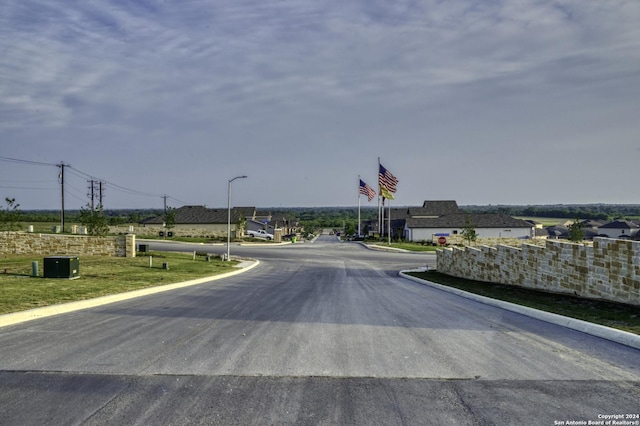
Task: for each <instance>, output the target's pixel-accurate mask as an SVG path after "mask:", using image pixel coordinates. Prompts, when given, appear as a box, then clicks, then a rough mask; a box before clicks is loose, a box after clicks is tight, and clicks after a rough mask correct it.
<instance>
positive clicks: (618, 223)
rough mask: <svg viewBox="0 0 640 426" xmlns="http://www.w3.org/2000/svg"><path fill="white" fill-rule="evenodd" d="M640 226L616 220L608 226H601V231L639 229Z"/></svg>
mask: <svg viewBox="0 0 640 426" xmlns="http://www.w3.org/2000/svg"><path fill="white" fill-rule="evenodd" d="M638 228H640V226H638V225H636V224H635V223H633V222H630V221H628V220H614V221H613V222H609V223H607V224H604V225H601V226H600V227H599V229H638Z"/></svg>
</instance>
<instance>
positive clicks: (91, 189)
mask: <svg viewBox="0 0 640 426" xmlns="http://www.w3.org/2000/svg"><path fill="white" fill-rule="evenodd" d="M94 188H95V181H94V180H93V179H91V180H90V181H89V191H90V193H89V194H88V196H89V198H90V199H91V214H93V211H94V210H95V205H94V202H93V200H94V199H95V194H94Z"/></svg>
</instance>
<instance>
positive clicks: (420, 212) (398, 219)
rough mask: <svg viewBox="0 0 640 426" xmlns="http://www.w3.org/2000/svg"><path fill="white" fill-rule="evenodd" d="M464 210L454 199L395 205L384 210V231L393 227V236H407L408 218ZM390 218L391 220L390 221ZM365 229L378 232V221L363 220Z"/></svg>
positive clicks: (422, 217) (435, 216)
mask: <svg viewBox="0 0 640 426" xmlns="http://www.w3.org/2000/svg"><path fill="white" fill-rule="evenodd" d="M461 212H462V210H460V208H459V207H458V204H457V203H456V202H455V201H454V200H426V201H424V202H423V203H422V207H395V208H392V209H391V214H390V215H389V209H385V210H384V218H383V219H384V232H383V234H386V233H387V231H388V229H389V228H391V236H392V237H393V238H398V237H400V236H403V237H405V238H406V235H405V234H406V232H405V225H406V222H407V220H408V219H427V218H438V217H440V216H442V215H445V214H454V213H461ZM389 219H390V221H389ZM363 229H367V230H368V231H369V234H374V233H377V232H378V221H377V220H372V221H368V222H363Z"/></svg>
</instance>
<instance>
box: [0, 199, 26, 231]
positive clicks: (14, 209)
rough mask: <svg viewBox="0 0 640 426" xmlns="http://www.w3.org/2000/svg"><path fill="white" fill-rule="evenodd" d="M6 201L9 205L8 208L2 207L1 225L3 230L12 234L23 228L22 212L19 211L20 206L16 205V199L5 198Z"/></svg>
mask: <svg viewBox="0 0 640 426" xmlns="http://www.w3.org/2000/svg"><path fill="white" fill-rule="evenodd" d="M4 201H5V202H6V203H7V207H1V206H0V224H1V225H2V230H4V231H7V233H10V232H11V231H17V230H18V229H20V228H22V225H20V216H21V214H22V212H21V211H20V210H19V207H20V204H16V199H15V198H9V197H7V198H5V199H4Z"/></svg>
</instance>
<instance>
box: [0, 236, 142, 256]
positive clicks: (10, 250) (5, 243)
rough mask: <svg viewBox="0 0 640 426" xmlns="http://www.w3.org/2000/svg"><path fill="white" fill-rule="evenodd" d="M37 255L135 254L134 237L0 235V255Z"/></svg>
mask: <svg viewBox="0 0 640 426" xmlns="http://www.w3.org/2000/svg"><path fill="white" fill-rule="evenodd" d="M36 253H37V254H38V255H42V256H119V257H135V255H136V236H135V235H133V234H129V235H119V236H116V237H95V236H88V235H64V234H30V233H24V232H12V233H9V234H7V233H1V234H0V254H36Z"/></svg>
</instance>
